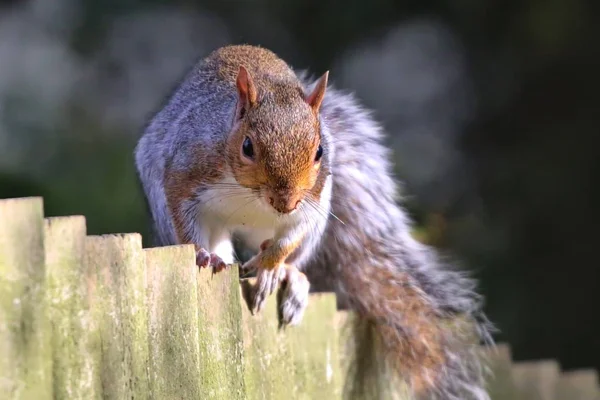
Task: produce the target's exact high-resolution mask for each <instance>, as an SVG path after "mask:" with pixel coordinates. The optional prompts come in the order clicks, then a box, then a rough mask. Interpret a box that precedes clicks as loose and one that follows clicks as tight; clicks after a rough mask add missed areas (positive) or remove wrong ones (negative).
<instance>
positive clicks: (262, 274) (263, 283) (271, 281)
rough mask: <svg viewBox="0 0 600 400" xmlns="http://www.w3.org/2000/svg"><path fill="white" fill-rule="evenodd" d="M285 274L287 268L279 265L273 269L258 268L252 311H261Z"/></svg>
mask: <svg viewBox="0 0 600 400" xmlns="http://www.w3.org/2000/svg"><path fill="white" fill-rule="evenodd" d="M284 276H285V268H284V267H283V265H278V266H276V267H275V268H273V269H262V268H259V269H258V275H257V280H256V287H255V291H254V296H253V298H252V307H251V311H252V313H253V314H254V313H259V312H261V311H262V309H263V308H264V306H265V304H266V299H267V297H268V296H269V295H271V294H273V292H274V291H275V289H277V287H278V286H279V282H280V281H281V280H282V279H283V277H284Z"/></svg>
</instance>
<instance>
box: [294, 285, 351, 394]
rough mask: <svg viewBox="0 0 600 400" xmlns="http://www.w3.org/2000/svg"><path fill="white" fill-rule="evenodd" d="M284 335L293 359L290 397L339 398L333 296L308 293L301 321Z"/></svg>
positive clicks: (331, 294) (338, 365)
mask: <svg viewBox="0 0 600 400" xmlns="http://www.w3.org/2000/svg"><path fill="white" fill-rule="evenodd" d="M284 333H285V334H286V335H287V340H288V345H289V347H290V349H291V353H292V359H293V366H294V391H293V393H294V398H297V399H334V398H341V390H340V389H341V384H340V381H341V380H342V377H341V369H340V360H339V344H340V343H339V339H338V338H339V331H338V326H337V324H336V298H335V294H333V293H327V294H325V293H323V294H312V295H311V296H310V298H309V305H308V307H307V309H306V311H305V313H304V318H303V319H302V322H301V323H300V324H299V325H297V326H290V327H287V328H285V332H284Z"/></svg>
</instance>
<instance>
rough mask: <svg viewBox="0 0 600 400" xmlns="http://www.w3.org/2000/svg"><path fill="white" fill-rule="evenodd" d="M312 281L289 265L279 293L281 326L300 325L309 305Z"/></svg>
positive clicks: (278, 310) (278, 308)
mask: <svg viewBox="0 0 600 400" xmlns="http://www.w3.org/2000/svg"><path fill="white" fill-rule="evenodd" d="M309 291H310V283H309V282H308V279H307V278H306V275H304V274H303V273H302V272H300V271H299V270H298V269H297V268H295V267H292V266H288V268H287V269H286V276H285V279H284V281H283V283H282V285H281V288H280V290H279V292H278V293H277V305H278V307H277V313H278V317H279V326H280V327H283V326H286V325H298V324H299V323H300V321H302V318H303V317H304V310H306V306H307V305H308V295H309Z"/></svg>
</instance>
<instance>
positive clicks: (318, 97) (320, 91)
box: [305, 71, 329, 113]
mask: <svg viewBox="0 0 600 400" xmlns="http://www.w3.org/2000/svg"><path fill="white" fill-rule="evenodd" d="M328 78H329V71H327V72H325V73H324V74H323V75H322V76H321V78H319V81H318V82H317V84H316V85H315V88H314V89H313V91H312V93H310V94H308V95H307V96H305V100H306V102H307V103H308V105H309V106H310V107H311V108H312V109H313V111H314V112H315V113H318V112H319V109H320V108H321V103H322V102H323V97H325V90H326V89H327V79H328Z"/></svg>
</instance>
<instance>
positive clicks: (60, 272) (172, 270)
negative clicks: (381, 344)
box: [0, 198, 600, 400]
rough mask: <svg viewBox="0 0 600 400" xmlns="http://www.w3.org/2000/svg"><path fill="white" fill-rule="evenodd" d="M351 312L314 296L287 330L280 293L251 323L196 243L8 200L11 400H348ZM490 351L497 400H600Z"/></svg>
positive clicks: (5, 358) (598, 391)
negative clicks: (96, 229)
mask: <svg viewBox="0 0 600 400" xmlns="http://www.w3.org/2000/svg"><path fill="white" fill-rule="evenodd" d="M346 318H347V315H346V314H345V312H342V311H337V310H336V301H335V296H334V295H333V294H314V295H312V296H311V298H310V303H309V307H308V310H307V311H306V314H305V317H304V320H303V322H302V324H301V325H300V326H297V327H292V328H287V329H285V330H283V331H281V330H279V329H278V326H277V318H276V305H275V300H274V296H271V299H270V301H269V302H268V305H267V307H266V309H265V310H264V311H263V312H262V313H260V314H258V315H256V316H251V315H250V313H249V311H248V309H247V307H246V305H245V303H244V301H243V299H242V298H241V290H240V282H239V279H238V271H237V269H236V268H232V269H230V270H228V271H224V272H222V273H219V274H216V275H213V274H212V273H211V272H210V271H208V270H203V271H199V270H198V268H197V267H196V266H195V257H194V250H193V247H192V246H189V245H185V246H171V247H163V248H154V249H142V241H141V237H140V235H138V234H119V235H104V236H88V235H87V233H86V225H85V218H84V217H81V216H73V217H60V218H46V219H44V215H43V203H42V199H40V198H26V199H9V200H0V399H26V400H44V399H61V400H62V399H69V400H71V399H86V400H87V399H100V398H101V399H111V400H112V399H119V400H121V399H160V400H162V399H335V398H341V396H342V384H343V381H344V377H343V371H344V369H343V368H342V364H343V363H342V360H343V354H342V353H343V352H342V351H341V349H342V348H343V347H342V345H343V341H344V340H345V339H344V338H343V334H342V329H341V322H340V321H343V320H345V319H346ZM489 354H490V359H491V367H492V369H493V371H494V378H493V379H492V380H491V381H490V393H491V394H492V398H493V399H499V400H504V399H511V400H512V399H515V400H517V399H519V400H520V399H523V400H524V399H540V400H551V399H561V400H562V399H569V400H571V399H572V400H600V387H599V384H598V377H597V374H596V372H595V371H577V372H570V373H564V372H561V371H560V368H559V366H558V364H557V363H555V362H552V361H541V362H533V363H517V364H513V363H512V362H511V357H510V351H509V349H508V347H507V346H504V345H499V346H498V347H497V349H495V350H493V351H492V350H489Z"/></svg>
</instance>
